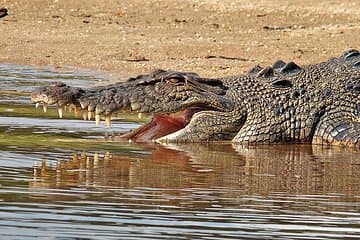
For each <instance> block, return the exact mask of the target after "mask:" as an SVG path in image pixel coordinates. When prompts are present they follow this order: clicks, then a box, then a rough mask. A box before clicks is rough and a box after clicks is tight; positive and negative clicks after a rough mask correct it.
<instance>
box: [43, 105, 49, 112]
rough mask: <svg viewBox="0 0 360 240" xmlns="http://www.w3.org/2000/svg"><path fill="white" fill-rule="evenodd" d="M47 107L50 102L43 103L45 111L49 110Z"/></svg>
mask: <svg viewBox="0 0 360 240" xmlns="http://www.w3.org/2000/svg"><path fill="white" fill-rule="evenodd" d="M47 108H48V104H47V103H44V104H43V110H44V112H47Z"/></svg>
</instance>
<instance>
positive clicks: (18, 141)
mask: <svg viewBox="0 0 360 240" xmlns="http://www.w3.org/2000/svg"><path fill="white" fill-rule="evenodd" d="M1 128H2V127H1ZM1 128H0V147H1V148H2V149H3V148H20V149H32V150H35V149H48V150H54V149H59V148H61V149H70V150H75V149H77V150H79V149H80V150H81V149H93V150H106V151H110V150H112V151H119V150H129V149H134V150H136V149H138V148H137V147H136V146H135V145H133V144H130V143H128V142H126V141H116V142H115V141H107V140H105V139H84V138H79V137H72V136H68V135H67V134H61V135H59V134H51V133H41V134H38V133H36V134H34V133H32V132H31V129H21V130H20V129H17V130H15V131H10V132H9V131H6V130H5V131H2V130H4V129H1Z"/></svg>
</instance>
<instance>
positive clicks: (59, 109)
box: [58, 107, 64, 118]
mask: <svg viewBox="0 0 360 240" xmlns="http://www.w3.org/2000/svg"><path fill="white" fill-rule="evenodd" d="M63 111H64V109H63V108H62V107H59V108H58V113H59V118H63Z"/></svg>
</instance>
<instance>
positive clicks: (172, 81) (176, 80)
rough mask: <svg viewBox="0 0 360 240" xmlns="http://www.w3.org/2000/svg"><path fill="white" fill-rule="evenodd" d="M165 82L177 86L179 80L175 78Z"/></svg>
mask: <svg viewBox="0 0 360 240" xmlns="http://www.w3.org/2000/svg"><path fill="white" fill-rule="evenodd" d="M165 81H166V83H169V84H177V83H179V82H180V80H179V79H176V78H170V79H166V80H165Z"/></svg>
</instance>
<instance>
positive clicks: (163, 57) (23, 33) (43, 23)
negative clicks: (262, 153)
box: [0, 0, 360, 77]
mask: <svg viewBox="0 0 360 240" xmlns="http://www.w3.org/2000/svg"><path fill="white" fill-rule="evenodd" d="M1 7H6V8H7V9H8V10H9V12H8V14H9V15H8V16H6V17H4V18H1V19H0V29H1V32H2V37H1V38H0V64H21V65H37V66H48V65H50V66H54V67H55V68H57V69H59V70H61V69H63V68H64V67H67V66H72V67H77V68H85V69H90V70H96V71H102V72H107V73H111V74H113V75H115V76H129V75H134V74H141V73H146V72H149V71H151V70H153V69H157V68H164V69H174V70H179V71H194V72H198V73H200V74H201V75H204V76H208V77H215V76H227V75H234V74H239V73H243V72H245V71H246V70H247V69H249V68H250V67H251V66H254V65H255V64H260V65H269V64H271V63H272V62H273V61H275V60H278V59H284V60H286V61H289V60H292V61H295V62H297V63H298V64H308V63H312V62H318V61H322V60H326V59H328V58H330V57H334V56H337V55H339V54H340V53H341V52H343V51H344V50H346V49H349V48H359V47H360V46H359V43H360V2H359V1H357V0H350V1H346V2H343V1H340V0H334V1H324V0H322V1H316V2H313V1H308V0H296V1H290V0H288V1H282V4H281V5H280V6H279V4H278V1H275V0H269V1H259V2H258V3H247V2H246V1H228V0H224V1H217V0H201V1H190V0H188V1H179V0H167V1H159V0H151V1H146V2H145V3H144V1H140V0H131V1H110V0H109V1H101V0H91V1H85V0H78V1H70V0H52V1H50V0H37V1H14V0H3V1H0V8H1Z"/></svg>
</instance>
